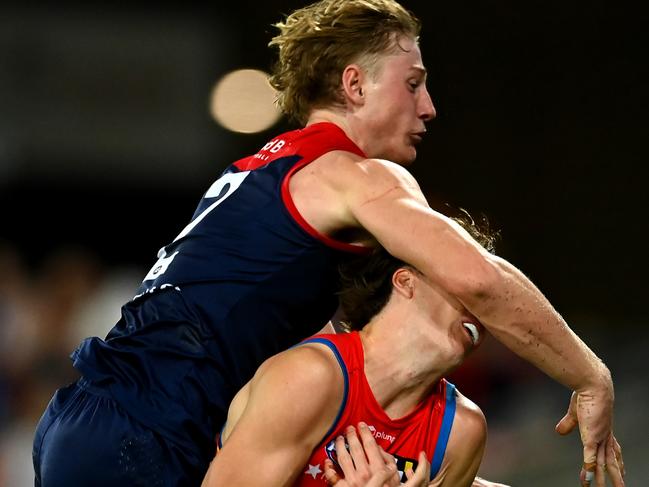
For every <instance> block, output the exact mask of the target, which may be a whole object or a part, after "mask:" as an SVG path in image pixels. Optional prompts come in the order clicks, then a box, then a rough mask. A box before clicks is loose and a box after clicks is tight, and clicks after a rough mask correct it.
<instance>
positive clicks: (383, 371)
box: [360, 314, 452, 418]
mask: <svg viewBox="0 0 649 487" xmlns="http://www.w3.org/2000/svg"><path fill="white" fill-rule="evenodd" d="M425 331H426V329H425V328H421V327H417V326H412V323H404V322H396V321H394V320H392V319H391V317H389V316H382V315H380V314H379V315H378V316H377V317H375V318H374V319H373V320H372V322H371V323H370V324H368V325H367V326H365V328H363V330H362V331H361V332H360V336H361V341H362V343H363V351H364V355H365V375H366V376H367V381H368V383H369V385H370V388H371V389H372V392H373V393H374V397H375V398H376V400H377V401H378V403H379V405H380V406H381V407H382V408H383V410H384V411H385V412H386V413H387V414H388V416H390V417H391V418H399V417H402V416H404V415H406V414H408V413H409V412H410V411H412V410H413V409H414V408H415V407H416V406H417V405H418V404H419V403H420V402H421V401H422V400H423V399H424V398H425V397H427V396H428V394H430V392H431V390H432V388H433V387H434V386H435V385H436V384H437V382H438V381H439V380H440V379H441V378H442V377H443V376H444V374H446V373H448V372H449V371H450V369H451V368H452V367H450V366H448V365H444V362H445V360H444V358H443V354H442V353H441V350H438V348H439V347H438V346H436V344H435V341H434V340H433V339H432V338H431V336H430V335H429V334H426V333H425Z"/></svg>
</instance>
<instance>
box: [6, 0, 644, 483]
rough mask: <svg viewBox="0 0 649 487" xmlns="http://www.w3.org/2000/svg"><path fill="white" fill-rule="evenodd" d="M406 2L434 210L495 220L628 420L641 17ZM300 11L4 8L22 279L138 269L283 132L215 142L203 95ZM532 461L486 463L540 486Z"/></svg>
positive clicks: (217, 6) (256, 6)
mask: <svg viewBox="0 0 649 487" xmlns="http://www.w3.org/2000/svg"><path fill="white" fill-rule="evenodd" d="M402 3H403V4H404V5H405V6H406V7H408V8H410V9H411V10H412V11H414V13H415V14H416V15H417V16H418V17H419V18H420V19H421V20H422V22H423V30H422V35H421V47H422V52H423V56H424V62H425V64H426V65H427V68H428V70H429V85H428V87H429V91H430V93H431V96H432V98H433V101H434V103H435V105H436V108H437V113H438V116H437V119H436V120H434V121H433V122H431V123H430V125H429V133H428V135H427V138H426V140H425V141H424V142H423V143H422V145H421V146H420V150H419V156H418V160H417V162H416V163H415V165H413V166H412V172H413V173H414V174H415V176H416V177H417V179H418V181H419V182H420V184H421V186H422V189H423V190H424V192H425V193H426V195H427V197H428V198H429V200H430V202H431V204H432V206H434V207H435V208H438V209H442V210H443V209H444V208H446V205H449V206H450V208H459V207H461V208H465V209H466V210H468V211H469V212H470V213H471V214H473V215H474V216H480V215H485V216H486V217H487V218H488V219H489V221H490V222H491V224H492V226H493V227H494V228H495V229H498V230H500V233H501V240H500V242H499V245H498V253H499V254H500V255H502V256H504V257H505V258H507V259H508V260H510V261H511V262H512V263H514V264H515V265H516V266H518V267H519V268H520V269H522V270H523V272H525V273H526V274H527V275H528V276H530V277H531V279H532V280H533V281H534V282H535V283H536V284H537V285H538V286H539V287H540V288H541V290H542V291H543V292H544V293H545V294H546V295H547V296H548V297H549V298H550V300H551V302H552V303H553V304H554V305H555V307H557V309H558V310H559V311H560V312H561V313H562V314H563V315H564V316H565V317H566V318H567V319H568V321H569V323H570V324H571V326H572V327H573V328H575V330H576V331H578V332H579V334H580V336H582V337H583V338H584V340H585V341H586V342H587V343H589V345H591V346H592V347H593V349H594V350H595V351H596V352H597V353H598V354H599V355H600V356H601V357H602V358H604V360H605V361H606V362H607V363H608V364H609V366H610V367H611V369H612V370H613V373H614V377H616V379H617V378H618V377H621V381H622V382H624V381H625V380H629V381H631V382H633V384H634V387H636V389H633V391H635V392H633V393H629V398H630V399H629V400H628V402H627V403H626V404H624V403H622V404H621V405H620V406H619V407H620V408H627V410H628V414H629V415H630V414H633V412H634V411H635V413H636V414H638V413H637V409H636V406H637V403H636V401H637V400H638V395H640V396H641V397H642V400H645V399H646V394H647V392H646V389H649V388H648V387H646V386H647V385H648V384H649V383H648V381H647V380H646V377H647V376H646V372H645V370H644V367H643V366H642V364H641V360H639V357H640V356H641V355H642V354H643V353H644V352H643V350H642V349H641V348H639V347H638V348H634V346H636V347H637V345H638V344H639V343H647V340H648V339H649V338H648V337H649V333H648V332H647V329H646V323H647V320H646V317H645V314H646V304H647V301H648V300H647V297H646V292H647V290H648V286H647V284H646V283H647V277H646V276H647V271H648V270H649V268H648V266H647V262H646V259H645V248H646V244H645V241H646V238H647V236H648V233H649V232H648V230H647V223H646V214H647V209H648V204H647V203H648V197H647V182H648V180H649V179H648V175H649V171H648V170H647V162H648V161H649V157H648V156H649V151H648V150H647V147H646V146H647V142H648V137H647V133H648V129H649V122H648V121H647V108H649V106H648V105H649V103H648V101H649V96H648V95H647V88H648V86H649V67H648V62H647V59H648V56H647V49H648V48H649V42H648V37H649V36H648V34H647V27H646V26H647V22H648V21H649V18H648V16H647V14H646V12H645V11H644V10H640V9H639V8H638V7H636V6H632V5H625V4H623V3H619V2H618V3H612V2H603V1H601V0H599V1H591V2H586V1H574V2H564V1H555V0H551V1H528V2H515V1H511V0H509V1H495V0H490V1H483V2H461V1H460V2H423V1H422V2H417V1H404V2H402ZM304 4H305V3H304V2H298V1H288V0H284V1H279V0H275V1H265V2H255V1H250V0H240V1H237V2H232V3H225V2H213V5H211V6H202V5H200V3H199V2H183V3H182V5H181V4H180V3H176V2H174V3H171V2H162V3H156V4H148V3H143V2H135V3H132V4H130V6H128V7H118V6H109V5H107V4H92V5H88V4H84V5H80V4H76V3H65V2H63V3H57V4H56V6H49V5H45V4H38V3H37V4H32V5H30V6H25V5H24V4H22V3H18V2H9V3H6V2H5V3H3V6H2V7H0V208H1V209H0V215H1V219H0V221H1V222H2V225H1V226H0V240H5V241H7V242H10V243H11V244H12V245H15V246H16V247H17V248H19V249H20V252H21V253H22V256H23V257H24V259H25V260H26V261H27V262H28V264H29V266H31V267H32V268H33V269H38V268H39V266H40V265H42V263H43V261H44V260H46V259H47V257H48V256H50V255H51V254H52V253H54V252H56V251H57V249H60V248H61V247H64V246H69V245H74V246H76V247H79V248H85V249H88V250H89V251H91V252H93V253H94V254H96V255H97V256H98V258H99V259H100V260H101V262H102V263H103V264H104V265H106V266H107V267H110V266H123V265H128V266H136V267H138V268H141V269H143V270H145V269H146V268H148V267H149V265H150V264H151V263H153V261H154V260H155V254H156V252H157V250H158V248H160V247H161V246H162V245H164V244H166V243H168V242H169V241H170V240H171V239H172V238H173V237H174V236H175V235H176V234H177V233H178V232H179V231H180V229H181V228H182V227H183V226H184V225H185V224H186V223H187V221H188V219H189V218H190V216H191V214H192V213H193V210H194V206H195V204H196V203H197V201H198V199H199V198H200V196H201V194H202V193H203V192H204V191H205V189H206V188H207V187H208V186H209V184H210V183H211V182H212V181H213V180H214V179H216V177H217V176H218V174H219V173H220V172H221V171H222V169H223V168H224V167H225V166H226V165H227V164H229V163H230V162H232V161H234V160H235V159H238V158H240V157H242V156H243V155H247V154H248V153H252V152H255V151H256V150H257V149H258V148H259V147H260V146H262V145H263V144H264V143H265V141H266V140H267V139H268V138H270V137H272V136H273V135H274V134H275V133H277V132H279V131H282V130H284V129H288V128H291V126H290V125H288V124H287V123H286V122H285V121H281V122H279V123H278V124H277V125H275V126H274V127H272V128H271V129H269V130H268V131H266V132H263V133H260V134H255V135H241V134H234V133H231V132H228V131H227V130H225V129H223V128H221V127H220V126H219V125H217V123H216V122H214V121H213V120H212V119H211V118H210V115H209V112H208V99H209V93H210V90H211V87H212V85H213V84H214V83H215V82H216V81H217V80H218V79H219V77H220V76H222V75H223V74H225V73H226V72H228V71H230V70H232V69H236V68H247V67H253V68H259V69H263V70H266V71H268V70H269V69H270V66H271V63H272V60H273V57H272V53H271V51H270V50H269V49H268V48H267V47H266V45H267V43H268V41H269V40H270V39H271V37H272V36H273V35H274V32H275V31H274V29H273V28H272V27H271V26H270V24H272V23H273V22H275V21H277V20H280V18H281V15H282V14H283V13H288V12H289V11H291V10H292V9H293V8H295V7H298V6H302V5H304ZM494 350H496V352H494V353H495V355H496V356H502V355H503V354H504V353H505V352H502V350H500V351H499V350H498V349H497V348H495V349H494ZM631 357H636V358H633V359H631ZM630 363H633V364H637V368H634V367H632V366H631V365H629V364H630ZM518 367H521V365H520V364H518ZM523 368H524V366H523ZM525 374H529V375H525ZM525 374H522V375H523V376H525V377H529V376H534V374H533V373H531V372H530V371H529V370H528V371H527V372H526V373H525ZM534 377H535V376H534ZM631 378H633V380H631ZM526 380H527V379H526ZM535 380H536V381H537V382H535V384H538V381H539V379H538V377H535ZM523 382H524V381H523ZM541 383H542V384H543V387H546V388H547V387H549V388H552V387H553V386H551V385H548V383H545V382H541ZM503 387H505V386H503ZM534 387H537V385H535V386H534ZM466 388H467V389H469V390H471V389H472V388H475V389H476V390H477V389H479V388H477V387H476V385H475V384H473V385H471V384H469V385H467V386H466ZM551 391H552V392H553V393H556V394H563V395H562V396H561V400H560V401H559V402H558V404H559V406H558V408H556V407H555V408H554V409H552V411H551V414H552V415H553V418H554V419H553V420H557V419H558V418H559V417H560V415H561V414H562V412H561V411H562V408H564V407H565V406H566V405H567V400H565V401H564V399H566V397H565V391H563V390H560V389H551ZM638 391H639V392H638ZM527 392H529V390H528V391H527ZM519 393H520V392H519V391H518V390H516V391H514V392H511V394H512V395H515V394H519ZM540 400H541V401H543V400H547V398H546V399H540ZM526 401H531V399H529V397H528V398H527V399H525V398H523V399H521V401H520V404H527V402H526ZM564 402H565V404H564ZM618 403H620V400H619V397H618ZM520 404H519V406H520ZM641 404H644V403H641ZM481 405H482V404H481ZM483 406H484V405H483ZM512 410H513V408H512ZM518 410H520V407H519V408H518ZM623 410H624V409H623ZM493 414H494V415H496V414H497V413H495V412H494V413H493ZM505 416H506V415H505ZM509 418H510V419H511V416H510V417H509ZM488 419H489V418H488ZM502 419H503V421H505V420H506V419H508V418H507V417H505V418H502ZM525 421H527V420H525ZM525 421H523V422H525ZM642 424H643V425H646V422H644V423H642ZM551 426H553V424H552V425H550V428H551ZM543 428H545V429H543V433H542V434H545V435H550V434H551V431H550V433H548V432H547V431H546V429H547V425H544V426H543ZM635 431H636V432H637V428H636V429H635ZM645 432H646V430H645ZM633 433H634V429H633V428H631V427H630V428H629V436H631V435H632V434H633ZM644 437H645V438H646V434H645V435H644ZM499 438H500V437H498V436H497V433H496V436H495V440H494V441H495V442H498V441H499ZM503 442H504V443H503V444H504V445H507V446H511V445H509V444H508V442H507V441H506V439H505V440H503ZM627 442H628V443H631V444H632V445H634V448H635V447H637V446H641V445H646V440H639V439H638V440H631V439H630V438H629V439H627ZM643 448H645V450H644V451H646V446H644V447H643ZM570 451H571V454H572V455H573V457H574V458H571V459H570V461H571V462H572V461H575V462H577V463H576V464H577V465H578V462H579V450H578V445H577V444H576V443H575V448H574V451H573V450H570ZM564 460H565V459H564ZM494 465H495V464H494ZM530 468H531V470H530V471H526V473H524V474H517V473H516V472H518V470H516V468H514V467H511V468H509V469H508V468H507V467H502V468H500V469H497V468H495V467H493V471H496V472H497V473H498V474H502V472H505V473H504V474H503V475H504V476H505V478H503V480H505V479H506V478H509V480H510V481H512V479H519V480H521V481H522V480H525V482H526V484H525V485H532V481H533V480H530V479H537V480H539V481H541V480H543V479H542V478H541V476H539V475H537V474H538V472H536V473H534V472H535V471H534V468H533V466H532V467H530ZM549 470H551V469H550V468H548V469H546V470H544V471H543V474H544V475H545V474H547V472H548V471H549ZM529 472H532V473H529ZM645 472H646V470H645ZM517 475H522V476H518V477H517ZM643 475H644V474H643ZM508 476H509V477H508ZM545 478H546V479H547V477H545ZM638 478H639V477H638ZM643 478H644V480H646V476H645V477H643ZM534 485H536V484H534ZM539 485H549V484H539ZM555 485H564V484H560V483H557V484H555Z"/></svg>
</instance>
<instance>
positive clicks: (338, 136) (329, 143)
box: [282, 122, 371, 254]
mask: <svg viewBox="0 0 649 487" xmlns="http://www.w3.org/2000/svg"><path fill="white" fill-rule="evenodd" d="M302 130H310V131H313V132H315V133H318V132H328V133H327V134H326V139H324V141H323V142H324V144H323V145H324V147H323V145H319V144H318V145H317V146H316V145H315V144H310V145H309V146H303V147H300V148H299V151H300V154H299V155H301V156H302V159H301V160H300V162H298V163H297V164H295V165H294V166H293V167H292V168H291V169H290V170H289V171H288V172H287V173H286V176H284V180H283V181H282V200H283V201H284V205H285V206H286V209H287V210H288V212H289V213H290V214H291V216H292V217H293V219H294V220H295V221H296V222H297V224H298V225H300V226H301V227H302V228H303V229H304V230H305V231H306V232H307V233H308V234H309V235H311V236H312V237H313V238H316V239H318V240H320V241H321V242H322V243H324V244H325V245H327V246H328V247H332V248H334V249H337V250H342V251H344V252H353V253H355V254H365V253H368V252H370V251H371V249H370V248H369V247H363V246H362V245H353V244H349V243H346V242H341V241H339V240H336V239H333V238H331V237H329V236H327V235H325V234H323V233H320V232H318V231H317V230H316V229H315V228H313V227H312V226H311V225H310V224H309V223H308V222H307V221H306V220H305V219H304V218H303V217H302V215H301V214H300V212H299V211H298V209H297V207H296V206H295V203H294V202H293V198H292V197H291V193H290V191H289V188H288V184H289V181H290V179H291V176H293V174H295V173H296V172H297V171H298V170H300V169H302V168H303V167H304V166H306V165H307V164H309V163H311V162H313V161H314V160H315V159H316V158H317V157H320V156H321V155H323V154H326V153H327V152H331V151H334V150H341V151H346V152H351V153H353V154H356V155H358V156H360V157H367V156H366V155H365V153H364V152H363V151H362V150H361V149H360V148H359V147H358V146H357V145H356V144H354V142H352V141H351V140H350V139H349V137H347V135H346V134H345V132H344V131H343V130H342V129H341V128H340V127H338V126H337V125H334V124H332V123H328V122H321V123H316V124H313V125H310V126H308V127H306V128H305V129H302ZM296 132H297V133H299V132H302V131H299V130H298V131H296ZM296 135H297V134H296ZM291 142H292V137H291V138H290V139H288V140H287V143H286V146H290V145H291Z"/></svg>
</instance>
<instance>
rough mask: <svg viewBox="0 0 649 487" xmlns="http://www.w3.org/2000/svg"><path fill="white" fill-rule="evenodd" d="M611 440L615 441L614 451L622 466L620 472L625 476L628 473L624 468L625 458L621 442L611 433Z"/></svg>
mask: <svg viewBox="0 0 649 487" xmlns="http://www.w3.org/2000/svg"><path fill="white" fill-rule="evenodd" d="M611 441H612V443H613V451H614V452H615V458H616V459H617V463H618V465H619V466H620V472H621V473H622V476H623V477H624V476H625V475H626V470H625V469H624V458H623V457H622V447H621V446H620V444H619V443H618V442H617V439H616V438H615V436H613V435H611Z"/></svg>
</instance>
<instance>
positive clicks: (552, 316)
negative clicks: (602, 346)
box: [465, 257, 610, 390]
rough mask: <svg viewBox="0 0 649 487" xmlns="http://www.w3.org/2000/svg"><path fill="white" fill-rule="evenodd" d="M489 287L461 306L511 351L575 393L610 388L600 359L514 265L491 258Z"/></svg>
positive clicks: (604, 367) (608, 375)
mask: <svg viewBox="0 0 649 487" xmlns="http://www.w3.org/2000/svg"><path fill="white" fill-rule="evenodd" d="M492 263H493V265H494V268H495V272H496V278H495V279H492V280H490V284H491V285H490V289H488V290H486V292H485V293H484V294H482V295H480V296H475V297H474V298H473V299H472V300H471V301H472V302H465V305H466V306H467V308H468V309H469V310H470V311H471V312H473V313H474V314H475V315H476V316H477V317H478V318H479V319H480V320H481V321H482V323H483V324H484V325H485V327H486V328H487V329H488V330H489V331H490V332H491V334H492V335H493V336H494V337H495V338H496V339H498V340H499V341H500V342H502V343H503V344H504V345H505V346H507V347H508V348H510V349H511V350H512V351H514V352H515V353H517V354H518V355H520V356H521V357H523V358H524V359H526V360H527V361H529V362H530V363H532V364H534V365H535V366H536V367H538V368H539V369H541V370H542V371H544V372H545V373H546V374H548V375H549V376H550V377H552V378H553V379H555V380H557V381H558V382H560V383H561V384H563V385H565V386H567V387H569V388H571V389H573V390H583V389H587V388H593V387H606V388H608V387H609V384H610V374H609V372H608V369H607V368H606V366H605V365H604V364H603V363H602V361H601V360H600V359H599V358H598V357H597V356H596V355H595V354H594V353H593V352H592V351H591V350H590V348H588V346H587V345H586V344H585V343H584V342H583V341H582V340H581V339H580V338H579V337H578V336H577V335H576V334H575V333H574V332H573V331H572V330H571V329H570V327H569V326H568V325H567V324H566V322H565V321H564V319H563V318H562V317H561V315H560V314H559V313H558V312H557V311H556V310H555V309H554V307H553V306H552V305H551V304H550V302H549V301H548V300H547V299H546V298H545V297H544V296H543V294H542V293H541V292H540V291H539V289H538V288H537V287H536V286H535V285H534V284H533V283H532V282H531V281H530V280H529V279H528V278H527V277H525V276H524V275H523V273H522V272H520V271H519V270H518V269H516V268H515V267H514V266H513V265H511V264H510V263H508V262H507V261H504V260H503V259H500V258H498V257H493V259H492Z"/></svg>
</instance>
